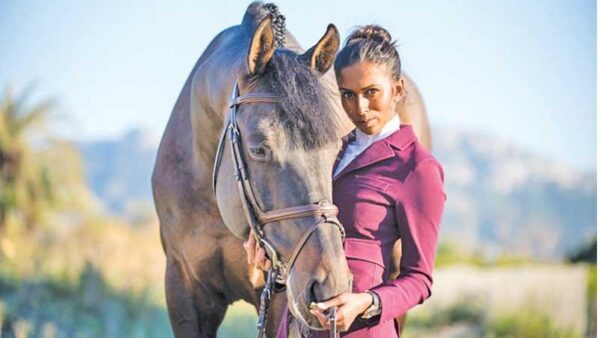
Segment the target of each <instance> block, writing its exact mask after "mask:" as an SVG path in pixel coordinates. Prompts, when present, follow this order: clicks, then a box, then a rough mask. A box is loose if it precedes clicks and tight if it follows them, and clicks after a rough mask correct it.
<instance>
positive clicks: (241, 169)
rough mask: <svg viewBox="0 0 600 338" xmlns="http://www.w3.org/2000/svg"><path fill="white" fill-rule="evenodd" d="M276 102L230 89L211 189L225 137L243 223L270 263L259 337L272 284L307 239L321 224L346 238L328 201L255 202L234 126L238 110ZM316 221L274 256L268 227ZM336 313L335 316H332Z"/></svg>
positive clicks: (267, 96) (283, 274) (262, 95)
mask: <svg viewBox="0 0 600 338" xmlns="http://www.w3.org/2000/svg"><path fill="white" fill-rule="evenodd" d="M277 102H278V100H277V98H276V97H275V96H273V95H270V94H266V93H249V94H245V95H239V89H238V84H237V81H236V83H235V85H234V88H233V93H232V96H231V102H230V105H229V116H228V120H227V124H226V126H225V127H224V128H223V132H222V133H221V137H220V140H219V145H218V147H217V153H216V155H215V163H214V167H213V176H212V186H213V192H214V193H215V194H216V191H217V190H216V187H217V176H218V171H219V167H220V165H221V160H222V157H223V150H224V147H225V139H226V137H227V136H228V139H229V146H230V152H231V156H232V162H233V166H234V168H233V169H234V178H235V180H236V182H237V186H238V192H239V196H240V199H241V201H242V206H243V209H244V214H245V216H246V221H247V222H248V225H249V226H250V228H251V229H252V232H253V233H254V235H255V236H256V238H257V240H258V243H259V245H260V246H261V247H263V248H264V249H265V251H266V253H267V255H268V257H269V259H270V260H271V263H272V264H271V269H270V270H269V271H268V273H267V281H266V284H265V287H264V289H263V291H262V294H261V304H260V310H259V322H258V325H257V330H258V337H259V338H262V337H263V336H264V331H265V327H266V317H267V310H268V304H269V300H270V298H271V293H272V292H273V289H274V285H275V281H279V282H282V283H283V284H285V283H287V279H288V277H289V273H290V272H291V269H292V267H293V265H294V263H295V261H296V258H297V257H298V255H299V254H300V251H301V250H302V248H303V247H304V245H305V244H306V242H307V241H308V239H309V237H310V235H311V234H312V233H313V232H314V231H315V230H317V229H318V227H319V225H321V224H323V223H331V224H333V225H335V226H336V227H337V228H338V229H339V230H340V233H341V235H342V240H343V239H344V237H345V231H344V227H343V226H342V225H341V224H340V222H339V220H338V219H337V213H338V208H337V207H336V206H335V205H334V204H333V203H332V202H330V201H327V200H321V201H319V202H317V203H314V204H307V205H302V206H294V207H288V208H283V209H276V210H272V211H267V212H265V211H264V210H263V209H262V208H261V207H260V205H259V204H258V201H257V200H256V196H255V194H254V191H253V189H252V185H251V184H250V180H249V176H248V168H247V166H246V162H245V161H244V157H243V151H242V148H241V143H242V139H241V136H240V130H239V128H238V125H237V108H238V106H240V105H242V104H251V103H277ZM311 216H312V217H319V220H318V221H316V222H315V223H314V224H313V225H312V226H310V227H308V229H306V230H305V232H304V234H303V235H302V237H300V240H299V241H298V243H297V244H296V247H295V248H294V250H293V251H292V255H291V256H290V257H289V258H288V259H287V260H284V259H282V257H281V256H280V254H279V253H278V252H277V250H276V249H275V247H274V246H273V245H272V244H271V242H270V241H269V240H268V239H267V238H266V237H265V233H264V230H263V228H264V226H265V225H266V224H268V223H272V222H276V221H281V220H285V219H292V218H303V217H311ZM333 313H335V312H333ZM331 323H332V324H331V329H330V334H332V337H334V336H337V333H336V332H335V331H336V330H335V322H334V321H332V322H331Z"/></svg>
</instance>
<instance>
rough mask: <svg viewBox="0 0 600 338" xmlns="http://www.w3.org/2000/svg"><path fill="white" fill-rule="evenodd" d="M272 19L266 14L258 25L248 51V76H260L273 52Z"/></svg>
mask: <svg viewBox="0 0 600 338" xmlns="http://www.w3.org/2000/svg"><path fill="white" fill-rule="evenodd" d="M272 21H273V17H272V16H271V14H268V15H267V16H266V17H265V18H264V19H263V20H262V21H261V22H260V23H259V24H258V27H257V28H256V30H255V31H254V35H252V40H251V41H250V49H249V50H248V60H247V63H248V73H249V74H250V75H256V74H260V73H261V72H262V71H263V70H264V69H265V66H266V65H267V63H268V62H269V60H271V57H272V56H273V53H274V52H275V37H274V36H273V28H272V25H271V23H272Z"/></svg>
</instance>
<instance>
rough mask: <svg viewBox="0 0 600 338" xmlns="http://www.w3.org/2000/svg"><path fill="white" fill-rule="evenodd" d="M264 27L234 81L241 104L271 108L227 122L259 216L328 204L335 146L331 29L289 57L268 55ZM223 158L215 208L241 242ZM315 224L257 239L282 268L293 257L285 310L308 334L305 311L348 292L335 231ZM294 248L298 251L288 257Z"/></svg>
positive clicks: (280, 224)
mask: <svg viewBox="0 0 600 338" xmlns="http://www.w3.org/2000/svg"><path fill="white" fill-rule="evenodd" d="M271 21H272V19H271V16H270V15H268V16H267V17H266V18H265V19H263V20H262V21H261V23H260V24H259V25H258V26H257V28H256V30H255V32H254V33H253V36H252V39H251V43H250V46H249V50H248V54H247V58H246V62H245V63H246V67H245V72H244V74H240V75H239V76H238V79H237V85H238V88H239V95H241V96H243V97H247V98H248V97H250V98H251V97H252V94H260V95H265V94H268V95H272V96H273V97H274V101H276V102H269V100H265V101H266V102H265V101H261V100H250V101H249V102H246V103H244V104H240V105H239V106H237V111H236V117H235V119H236V123H237V127H238V129H239V135H240V143H239V144H240V147H239V149H240V153H241V158H243V162H244V163H245V165H246V166H247V171H248V177H249V179H248V185H249V187H248V188H249V189H250V190H251V193H252V194H253V195H254V197H252V199H255V201H252V203H251V204H253V203H255V204H257V205H256V206H254V207H256V209H261V210H263V211H278V210H282V209H286V208H290V207H298V206H311V205H316V203H318V202H319V201H324V200H325V201H331V200H332V177H331V174H332V168H333V164H334V161H335V158H336V154H337V152H338V150H339V146H340V135H339V130H340V128H339V123H340V121H339V116H338V111H337V109H336V106H335V104H334V101H333V100H335V99H337V97H336V96H335V94H334V93H333V92H332V91H331V88H327V87H326V86H325V85H324V84H323V83H322V81H323V79H322V77H321V75H322V74H323V73H325V72H326V71H327V70H328V69H329V68H330V67H331V65H332V63H333V59H334V57H335V53H336V52H337V49H338V46H339V34H338V32H337V30H336V28H335V27H334V26H333V25H330V26H329V27H328V29H327V32H326V33H325V35H324V36H323V37H322V38H321V39H320V40H319V42H318V43H317V44H316V45H315V46H313V47H312V48H310V49H309V50H308V51H307V52H306V53H304V54H296V53H294V52H292V51H290V50H287V49H276V47H275V38H274V33H273V29H272V26H271ZM225 142H229V141H225ZM231 152H232V150H231V148H230V147H228V146H225V148H224V154H223V157H222V159H223V160H222V162H221V164H220V165H219V168H218V169H217V170H218V174H219V180H218V181H217V185H216V192H217V200H218V205H219V209H220V211H221V214H222V216H223V218H224V220H225V222H226V224H227V226H228V227H229V228H230V230H232V232H234V233H236V234H237V235H238V236H240V237H242V236H246V235H247V233H248V231H249V228H248V225H247V222H246V219H245V218H244V217H243V213H242V210H243V205H242V203H241V202H240V197H239V195H238V186H237V183H236V182H235V180H234V179H233V175H232V173H233V169H232V168H233V163H232V162H233V161H234V160H233V159H232V158H231ZM255 211H256V210H255ZM256 216H257V217H258V215H256ZM322 220H323V217H322V216H321V215H319V214H318V213H315V214H310V213H309V214H308V215H306V214H304V215H299V216H297V217H290V218H285V219H277V217H275V218H273V219H272V220H270V221H268V222H267V223H265V224H264V225H263V227H262V230H263V236H264V238H265V239H266V240H267V241H268V242H269V243H270V244H271V245H272V246H273V248H274V249H275V251H276V252H277V253H278V255H279V256H280V258H281V260H282V261H284V262H287V263H290V259H291V258H292V256H295V257H296V259H295V260H294V261H293V266H288V270H289V271H287V281H286V282H287V297H288V306H289V308H290V310H291V312H292V314H293V315H294V316H295V317H297V318H299V319H301V320H302V321H303V322H304V323H305V324H307V325H308V326H310V327H313V328H317V327H319V324H318V321H317V320H316V318H315V317H314V316H312V315H311V314H310V312H309V305H310V303H311V302H318V301H323V300H326V299H329V298H331V297H333V296H335V295H338V294H340V293H343V292H348V291H350V285H351V274H350V272H349V270H348V267H347V264H346V259H345V255H344V250H343V247H342V240H341V239H342V236H341V231H340V229H339V228H338V226H336V225H335V224H334V223H327V222H322ZM320 222H321V223H320ZM317 223H320V224H319V225H318V226H316V228H315V227H314V225H315V224H317ZM310 229H314V231H311V230H310ZM306 236H308V237H306ZM303 238H305V239H306V241H305V242H304V241H303ZM299 242H303V243H304V244H303V245H301V247H300V248H299V251H298V253H297V256H296V255H294V252H295V250H296V249H298V243H299Z"/></svg>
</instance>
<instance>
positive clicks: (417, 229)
mask: <svg viewBox="0 0 600 338" xmlns="http://www.w3.org/2000/svg"><path fill="white" fill-rule="evenodd" d="M443 181H444V172H443V169H442V167H441V166H440V164H439V163H438V162H437V161H436V160H435V159H434V158H427V159H424V160H422V161H421V162H419V163H418V164H417V166H416V167H415V169H414V170H413V171H412V172H411V173H410V174H409V175H408V176H407V177H406V179H405V180H404V183H403V184H402V186H401V187H400V188H399V190H398V192H397V196H396V208H395V217H396V224H397V226H398V230H399V233H400V238H401V240H402V258H401V265H400V275H399V276H398V278H397V279H395V280H393V281H389V282H385V283H383V284H381V285H379V286H377V287H375V288H373V289H372V291H374V292H375V293H377V295H379V298H380V299H381V310H382V311H381V315H380V316H379V320H378V321H377V322H378V323H379V322H385V321H388V320H390V319H393V318H395V317H397V316H399V315H401V314H403V313H405V312H406V311H408V310H409V309H411V308H412V307H414V306H416V305H417V304H422V303H423V302H424V301H425V300H426V299H427V298H429V297H430V296H431V286H432V284H433V278H432V273H433V265H434V261H435V254H436V248H437V244H438V235H439V231H440V223H441V218H442V212H443V208H444V202H445V201H446V193H445V192H444V188H443ZM373 324H377V323H373Z"/></svg>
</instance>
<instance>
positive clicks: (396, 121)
mask: <svg viewBox="0 0 600 338" xmlns="http://www.w3.org/2000/svg"><path fill="white" fill-rule="evenodd" d="M399 128H400V117H398V115H397V114H394V116H393V117H392V118H391V119H390V120H389V121H387V122H386V123H385V124H384V125H383V127H382V128H381V130H380V131H379V132H378V133H377V134H372V135H368V134H365V133H364V132H362V131H361V130H360V129H358V128H356V129H355V130H356V142H358V143H359V144H370V143H373V142H375V141H378V140H381V139H382V138H385V137H387V136H389V135H390V134H392V133H393V132H395V131H396V130H398V129H399Z"/></svg>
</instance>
